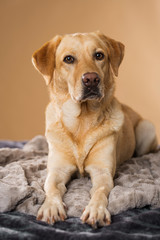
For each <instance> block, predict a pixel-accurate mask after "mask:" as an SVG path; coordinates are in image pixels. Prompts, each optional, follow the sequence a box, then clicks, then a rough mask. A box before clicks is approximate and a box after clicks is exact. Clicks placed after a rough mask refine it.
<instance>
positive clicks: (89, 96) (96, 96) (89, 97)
mask: <svg viewBox="0 0 160 240" xmlns="http://www.w3.org/2000/svg"><path fill="white" fill-rule="evenodd" d="M102 98H103V96H102V95H101V94H100V93H98V94H97V93H91V94H86V95H82V96H80V97H77V98H75V97H73V96H72V99H73V100H74V102H77V103H82V102H87V101H97V102H100V101H101V100H102Z"/></svg>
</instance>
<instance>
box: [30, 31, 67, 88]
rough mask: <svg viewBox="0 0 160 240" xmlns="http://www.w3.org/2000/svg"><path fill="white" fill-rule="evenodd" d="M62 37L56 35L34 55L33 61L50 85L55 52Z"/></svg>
mask: <svg viewBox="0 0 160 240" xmlns="http://www.w3.org/2000/svg"><path fill="white" fill-rule="evenodd" d="M61 39H62V37H61V36H56V37H54V38H53V39H51V40H50V41H48V42H47V43H45V44H44V45H43V46H42V47H41V48H40V49H38V50H37V51H36V52H34V53H33V55H32V63H33V65H34V67H35V68H36V69H37V70H38V72H40V73H41V74H42V76H43V77H44V79H45V81H46V84H47V85H49V83H50V82H51V80H52V77H53V71H54V67H55V52H56V49H57V47H58V45H59V43H60V41H61Z"/></svg>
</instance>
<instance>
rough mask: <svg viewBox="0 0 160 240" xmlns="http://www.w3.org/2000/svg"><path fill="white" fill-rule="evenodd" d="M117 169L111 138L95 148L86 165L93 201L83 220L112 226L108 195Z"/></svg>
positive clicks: (84, 213) (94, 224)
mask: <svg viewBox="0 0 160 240" xmlns="http://www.w3.org/2000/svg"><path fill="white" fill-rule="evenodd" d="M115 168H116V152H115V137H114V136H110V137H109V138H107V139H104V140H102V141H101V142H99V143H98V144H96V145H95V146H94V148H93V149H92V151H91V152H90V154H89V157H88V159H87V161H86V164H85V170H86V172H88V173H89V174H90V176H91V180H92V189H91V192H90V193H91V200H90V202H89V204H88V205H87V206H86V208H85V210H84V212H83V214H82V216H81V220H82V221H83V222H86V223H88V224H89V225H92V226H93V227H97V224H98V225H100V226H105V225H108V224H110V222H111V217H110V213H109V211H108V210H107V205H108V199H107V197H108V195H109V193H110V191H111V189H112V188H113V176H114V173H115Z"/></svg>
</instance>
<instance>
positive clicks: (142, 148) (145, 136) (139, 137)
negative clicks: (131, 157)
mask: <svg viewBox="0 0 160 240" xmlns="http://www.w3.org/2000/svg"><path fill="white" fill-rule="evenodd" d="M135 137H136V155H138V156H142V155H144V154H147V153H149V152H155V151H156V150H157V148H158V141H157V137H156V131H155V127H154V125H153V124H152V123H151V122H149V121H148V120H141V121H139V122H138V125H137V126H136V128H135Z"/></svg>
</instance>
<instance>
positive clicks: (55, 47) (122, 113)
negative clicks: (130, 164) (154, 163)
mask: <svg viewBox="0 0 160 240" xmlns="http://www.w3.org/2000/svg"><path fill="white" fill-rule="evenodd" d="M96 52H100V53H103V54H104V58H103V59H101V60H97V59H95V57H94V56H95V53H96ZM123 55H124V46H123V44H122V43H120V42H117V41H115V40H113V39H110V38H108V37H106V36H104V35H103V34H101V33H99V32H95V33H88V34H73V35H72V34H71V35H65V36H56V37H55V38H53V39H52V40H51V41H49V42H47V43H46V44H45V45H44V46H42V48H40V49H39V50H37V51H36V52H35V53H34V54H33V58H32V60H33V64H34V66H35V67H36V69H37V70H38V71H39V72H40V73H41V74H42V75H43V77H44V79H45V81H46V84H47V85H48V87H49V91H50V98H51V100H50V103H49V105H48V106H47V109H46V137H47V141H48V144H49V155H48V166H47V168H48V175H47V179H46V182H45V186H44V188H45V192H46V199H45V201H44V203H43V205H42V206H41V208H40V209H39V212H38V219H40V220H43V221H47V222H48V223H54V222H55V221H58V220H64V219H65V218H66V217H67V216H66V212H65V205H64V203H63V200H62V198H63V195H64V193H65V191H66V186H65V185H66V183H67V182H68V181H69V179H70V178H71V175H72V174H73V173H74V172H76V171H79V172H80V174H82V175H84V174H85V173H88V174H89V175H90V177H91V180H92V185H93V187H92V189H91V200H90V202H89V204H88V205H87V206H86V208H85V210H84V212H83V213H82V216H81V219H82V221H83V222H86V223H88V224H90V225H92V226H93V227H95V226H96V225H97V223H98V224H99V225H101V226H103V225H106V224H109V223H110V222H111V219H110V213H109V211H108V210H107V205H108V195H109V193H110V191H111V189H112V188H113V177H114V174H115V171H116V167H117V165H119V164H121V163H122V162H124V161H126V160H128V159H129V158H131V156H132V155H133V153H134V152H135V151H136V152H137V154H140V155H142V154H145V153H148V152H149V151H154V150H155V149H156V147H157V140H156V134H155V130H154V127H153V125H152V124H151V123H150V122H148V121H146V120H143V119H142V118H141V116H139V115H138V114H137V113H136V112H134V111H133V110H132V109H130V108H129V107H127V106H125V105H122V104H121V103H119V101H118V100H117V99H116V98H115V97H114V90H115V76H117V75H118V68H119V65H120V63H121V61H122V59H123ZM66 56H73V57H74V62H72V63H69V64H68V63H66V62H65V61H64V59H65V57H66ZM88 72H89V73H92V72H96V73H97V74H98V76H99V77H100V83H99V85H98V91H99V96H96V97H95V98H92V99H90V98H84V86H83V84H82V76H83V75H84V74H85V73H88Z"/></svg>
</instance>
